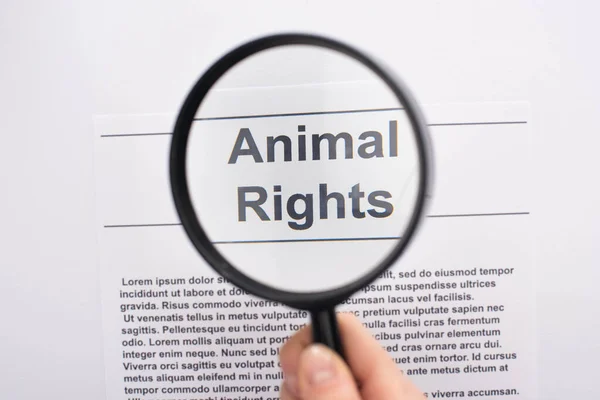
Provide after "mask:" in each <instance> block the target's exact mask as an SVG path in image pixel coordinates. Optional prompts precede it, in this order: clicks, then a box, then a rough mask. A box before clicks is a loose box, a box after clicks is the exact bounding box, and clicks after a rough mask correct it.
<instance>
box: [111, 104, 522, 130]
mask: <svg viewBox="0 0 600 400" xmlns="http://www.w3.org/2000/svg"><path fill="white" fill-rule="evenodd" d="M403 109H404V108H401V107H392V108H368V109H357V110H338V111H312V112H301V113H281V114H255V115H233V116H228V117H206V118H194V121H198V122H202V121H225V120H236V119H237V120H240V119H260V118H283V117H301V116H311V115H335V114H361V113H372V112H385V111H400V110H403ZM526 123H527V121H521V120H518V121H474V122H442V123H435V124H428V125H427V126H470V125H518V124H526ZM172 134H173V132H158V133H144V132H142V133H116V134H106V135H100V137H103V138H109V137H129V136H164V135H172Z"/></svg>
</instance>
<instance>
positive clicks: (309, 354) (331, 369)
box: [303, 345, 336, 386]
mask: <svg viewBox="0 0 600 400" xmlns="http://www.w3.org/2000/svg"><path fill="white" fill-rule="evenodd" d="M303 357H304V360H303V364H304V365H306V368H307V377H308V382H309V383H310V384H311V385H314V386H320V385H326V384H328V383H330V382H331V381H333V380H334V379H335V375H336V371H335V363H334V360H333V358H332V356H331V354H330V353H329V351H328V350H327V349H326V348H324V347H322V346H319V345H313V346H310V347H309V348H308V349H306V350H305V354H304V355H303Z"/></svg>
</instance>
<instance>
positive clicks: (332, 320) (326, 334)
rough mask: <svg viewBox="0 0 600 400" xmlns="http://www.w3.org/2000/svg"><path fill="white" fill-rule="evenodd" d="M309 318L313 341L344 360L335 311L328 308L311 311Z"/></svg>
mask: <svg viewBox="0 0 600 400" xmlns="http://www.w3.org/2000/svg"><path fill="white" fill-rule="evenodd" d="M310 318H311V320H312V333H313V341H314V342H315V343H321V344H323V345H325V346H327V347H329V348H330V349H332V350H333V351H335V352H336V353H338V354H339V355H340V356H341V357H342V358H343V359H345V357H344V348H343V346H342V340H341V338H340V331H339V328H338V322H337V318H336V315H335V310H334V309H333V308H328V309H325V310H318V311H311V313H310Z"/></svg>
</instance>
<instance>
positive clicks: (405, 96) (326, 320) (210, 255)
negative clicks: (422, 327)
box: [169, 33, 433, 356]
mask: <svg viewBox="0 0 600 400" xmlns="http://www.w3.org/2000/svg"><path fill="white" fill-rule="evenodd" d="M290 45H309V46H317V47H321V48H325V49H330V50H333V51H336V52H338V53H341V54H344V55H346V56H349V57H351V58H352V59H354V60H356V61H358V62H360V63H361V64H363V65H364V66H366V67H367V68H369V69H370V70H371V71H373V72H374V73H375V74H376V75H377V76H378V77H379V78H380V79H381V80H382V81H384V82H385V83H386V84H387V86H388V87H389V88H390V90H391V91H392V92H393V93H394V94H395V96H396V97H397V99H398V101H399V103H400V104H401V105H402V107H403V108H404V111H405V112H406V114H407V117H408V119H409V121H410V124H411V126H412V129H413V132H414V136H415V141H416V144H417V152H418V157H419V186H418V190H417V199H416V203H415V208H414V211H413V214H412V216H411V218H410V221H409V224H408V226H407V229H406V231H405V232H404V233H403V236H402V239H401V240H399V241H398V244H397V245H396V246H395V247H394V248H393V249H392V250H391V251H390V252H389V254H388V255H387V257H385V258H384V259H383V260H382V261H381V262H380V264H379V265H378V266H377V267H375V268H373V269H372V270H371V271H370V272H369V273H367V274H365V275H364V276H362V277H361V278H359V279H357V280H356V281H354V282H351V283H349V284H346V285H344V286H342V287H339V288H336V289H332V290H326V291H319V292H302V293H297V292H288V291H283V290H278V289H275V288H272V287H270V286H267V285H264V284H262V283H260V282H258V281H256V280H254V279H252V278H251V277H249V276H247V275H245V274H243V273H242V272H240V271H239V270H238V269H236V268H235V266H234V265H232V264H231V263H230V262H229V261H228V260H227V259H225V258H224V257H223V256H222V255H221V254H220V253H219V251H218V250H217V249H216V248H215V246H214V245H213V244H212V243H211V241H210V239H209V238H208V236H207V234H206V232H205V231H204V229H203V227H202V225H201V224H200V222H199V220H198V217H197V215H196V212H195V211H194V207H193V205H192V202H191V199H190V194H189V189H188V184H187V174H186V156H187V151H186V150H187V144H188V139H189V133H190V130H191V127H192V124H193V123H194V117H195V115H196V113H197V111H198V109H199V108H200V105H201V103H202V101H203V99H204V98H205V96H206V95H207V94H208V93H209V91H210V89H211V88H212V86H213V85H214V84H215V83H216V82H217V81H218V80H219V78H221V77H222V76H223V75H224V74H225V73H226V72H227V71H228V70H229V69H230V68H232V67H233V66H234V65H236V64H238V63H239V62H241V61H243V60H244V59H246V58H247V57H249V56H252V55H254V54H256V53H259V52H261V51H263V50H267V49H270V48H274V47H279V46H290ZM169 165H170V171H169V172H170V181H171V191H172V195H173V199H174V203H175V208H176V210H177V213H178V215H179V218H180V219H181V223H182V225H183V228H184V230H185V232H186V233H187V235H188V237H189V238H190V240H191V242H192V243H193V245H194V246H195V248H196V249H197V250H198V252H199V253H200V254H201V255H202V257H203V258H204V259H205V260H206V261H207V262H208V264H209V265H210V266H211V267H212V268H213V269H214V270H215V271H216V272H217V273H219V274H220V275H221V276H223V277H225V278H226V279H228V280H229V281H230V282H231V283H233V284H234V285H236V286H238V287H240V288H241V289H243V290H245V291H247V292H250V293H252V294H254V295H256V296H259V297H262V298H265V299H268V300H273V301H276V302H279V303H282V304H285V305H287V306H290V307H293V308H297V309H302V310H306V311H309V312H310V314H311V319H312V326H313V339H314V341H315V342H318V343H323V344H325V345H327V346H329V347H331V348H333V349H334V350H336V351H337V352H338V353H339V354H341V355H342V356H343V347H342V344H341V340H340V338H339V333H338V329H337V320H336V317H335V312H334V309H335V306H337V305H338V304H340V303H341V302H342V301H344V300H346V299H347V298H349V297H350V296H352V295H353V294H354V293H356V292H357V291H358V290H360V289H361V288H363V287H365V286H366V285H368V284H369V283H371V282H373V281H374V280H375V279H377V278H378V277H379V276H380V275H381V274H382V273H383V272H384V271H385V270H386V269H388V268H389V267H390V266H391V265H392V264H393V263H394V262H395V261H396V260H397V259H398V258H399V257H400V255H401V254H402V253H403V251H404V250H405V249H406V247H407V245H408V244H409V242H411V239H412V238H413V237H414V234H415V232H416V230H417V227H418V226H419V222H420V220H421V218H422V217H423V216H424V213H425V209H426V203H428V200H429V198H430V197H431V195H430V188H431V186H432V170H433V168H432V150H431V142H430V139H429V133H428V129H427V125H426V124H425V122H424V118H423V117H422V115H421V112H420V111H419V108H418V107H417V105H416V102H415V101H414V100H413V97H412V95H411V93H410V91H409V90H408V89H407V88H406V87H405V86H404V84H403V83H402V81H401V80H400V79H398V78H397V77H395V76H393V74H392V73H391V72H390V71H388V70H387V69H385V68H384V67H382V66H381V65H380V64H378V63H376V62H375V61H373V59H372V58H370V57H368V56H367V55H365V54H364V53H363V52H362V51H359V50H357V49H355V48H353V47H351V46H349V45H347V44H344V43H341V42H339V41H336V40H333V39H330V38H326V37H323V36H317V35H311V34H302V33H288V34H277V35H270V36H266V37H262V38H258V39H255V40H253V41H250V42H248V43H246V44H243V45H241V46H239V47H237V48H235V49H234V50H232V51H230V52H229V53H227V54H225V55H224V56H223V57H221V59H219V60H218V61H216V62H215V63H214V64H213V65H212V66H211V67H210V68H209V69H208V70H207V71H206V72H205V73H204V75H202V76H201V77H200V79H199V80H198V81H197V82H196V84H195V85H194V87H193V88H192V89H191V91H190V92H189V94H188V96H187V98H186V99H185V102H184V103H183V105H182V107H181V109H180V112H179V115H178V117H177V121H176V123H175V128H174V131H173V136H172V140H171V150H170V164H169Z"/></svg>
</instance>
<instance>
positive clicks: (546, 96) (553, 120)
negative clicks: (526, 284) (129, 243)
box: [0, 0, 600, 400]
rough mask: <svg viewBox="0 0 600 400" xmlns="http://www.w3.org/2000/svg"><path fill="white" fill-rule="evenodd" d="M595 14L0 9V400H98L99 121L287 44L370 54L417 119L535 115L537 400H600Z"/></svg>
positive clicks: (171, 103) (571, 9)
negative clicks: (279, 38)
mask: <svg viewBox="0 0 600 400" xmlns="http://www.w3.org/2000/svg"><path fill="white" fill-rule="evenodd" d="M280 3H281V4H280ZM283 4H285V5H283ZM596 4H597V3H595V2H593V1H576V2H575V1H574V2H564V1H545V2H542V1H524V0H514V1H498V2H493V1H486V2H482V1H477V0H472V1H444V2H442V1H436V2H434V1H428V2H417V1H412V2H409V1H394V2H391V1H390V2H377V1H371V2H368V3H365V2H348V1H344V2H341V1H339V2H338V1H331V2H327V3H325V2H323V1H302V2H300V1H295V2H266V1H253V2H248V5H246V2H242V1H237V2H233V1H219V2H216V1H215V2H213V3H210V4H209V3H207V2H203V1H198V0H196V1H179V2H164V1H102V2H96V3H95V5H92V4H91V2H76V1H53V2H48V1H41V0H40V1H11V0H9V1H6V0H5V1H3V2H2V3H0V57H1V62H0V132H1V135H0V140H1V142H0V163H1V171H2V175H0V176H1V180H0V183H1V185H2V197H1V198H0V221H1V228H0V235H1V239H2V247H1V251H0V304H1V314H0V316H1V318H2V319H1V327H2V329H1V330H0V332H1V334H0V337H1V340H0V354H2V357H0V373H1V378H0V382H1V383H2V389H1V391H2V392H1V395H2V397H3V398H12V399H23V398H34V397H42V396H43V397H45V398H52V399H61V400H70V399H73V400H74V399H82V398H85V399H91V400H93V399H103V398H104V382H103V379H104V375H103V365H102V362H103V361H102V347H101V346H102V337H101V335H102V330H101V322H100V297H99V287H98V283H97V271H96V261H95V254H94V252H95V248H96V238H95V232H94V220H95V218H96V217H95V204H94V171H93V162H92V161H93V160H92V138H93V136H92V129H93V128H92V115H93V114H106V113H109V114H110V113H119V114H122V113H125V114H131V113H162V112H172V111H173V110H176V108H177V106H178V105H179V104H180V102H181V101H182V99H183V96H184V95H185V93H186V91H187V89H188V87H189V84H190V82H192V81H193V80H195V79H196V78H197V77H198V76H199V74H200V73H201V72H202V70H203V69H205V68H206V67H207V66H208V64H209V63H210V62H211V61H212V60H214V59H215V58H216V57H218V56H219V55H221V54H222V53H223V51H225V50H226V49H229V48H231V47H232V46H234V45H236V44H238V43H240V42H242V41H245V40H247V39H248V38H250V37H253V36H256V35H259V34H263V33H270V32H277V31H282V30H304V31H311V32H319V33H324V34H329V35H333V36H335V37H338V38H341V39H344V40H346V41H349V42H351V43H355V44H357V45H359V46H361V47H365V48H369V49H370V50H371V52H373V53H375V54H376V55H377V56H379V57H380V58H383V59H385V60H386V61H387V62H388V63H389V64H391V66H392V67H393V68H395V69H396V70H397V71H398V72H399V73H400V74H401V76H402V77H403V78H404V79H405V80H406V81H407V82H408V83H409V84H410V86H411V88H412V89H413V90H414V92H415V93H416V94H417V96H418V98H419V100H420V101H421V102H424V103H430V104H431V103H446V102H479V101H529V102H530V103H531V110H532V116H531V121H532V124H531V129H532V134H533V138H534V143H533V145H534V154H533V155H532V156H533V157H534V187H533V193H534V199H533V204H534V207H533V209H532V212H533V214H532V217H533V221H534V224H535V226H536V268H537V299H538V300H537V301H538V312H537V323H538V331H539V338H538V345H539V360H538V362H539V371H540V397H539V398H540V399H544V400H546V399H561V398H578V397H581V398H586V397H587V396H590V397H592V398H593V397H596V396H597V394H596V388H595V380H596V379H597V364H596V360H597V359H598V357H599V356H600V348H599V345H598V341H597V334H596V333H597V329H598V319H597V315H598V311H597V303H598V296H600V295H599V294H598V293H599V292H598V291H597V290H596V287H597V284H598V282H599V281H600V272H599V271H598V269H597V268H596V267H597V265H598V264H599V261H600V256H598V255H596V254H595V250H596V247H597V245H596V246H595V244H596V243H595V242H594V239H597V238H598V237H599V228H598V226H599V224H600V212H598V211H597V204H598V203H599V202H600V190H598V188H597V187H598V178H597V172H596V171H598V169H599V168H600V165H599V164H600V161H598V160H599V158H598V156H597V154H596V153H597V151H598V150H597V149H598V148H599V145H600V139H599V138H598V136H597V135H598V128H599V127H600V124H599V123H598V119H597V116H596V112H597V110H598V106H599V104H600V90H599V89H600V87H599V86H600V85H599V83H600V79H599V78H598V77H597V72H598V70H599V67H600V65H599V64H600V63H599V60H600V58H599V57H598V55H597V51H596V50H595V49H596V48H597V38H598V36H599V35H600V27H598V24H597V22H596V18H597V15H598V12H599V11H600V6H598V5H596ZM507 162H510V160H507Z"/></svg>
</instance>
